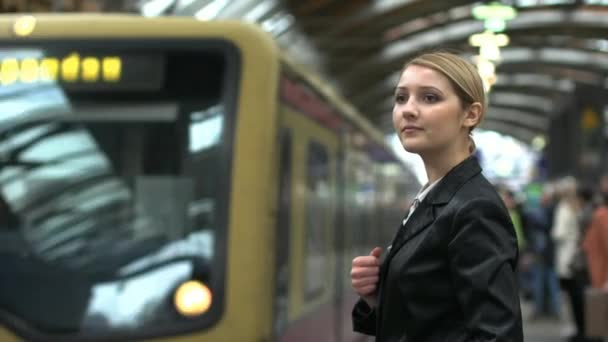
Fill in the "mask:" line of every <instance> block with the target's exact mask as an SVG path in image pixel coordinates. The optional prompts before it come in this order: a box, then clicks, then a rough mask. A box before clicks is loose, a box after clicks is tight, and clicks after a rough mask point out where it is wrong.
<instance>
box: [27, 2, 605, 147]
mask: <svg viewBox="0 0 608 342" xmlns="http://www.w3.org/2000/svg"><path fill="white" fill-rule="evenodd" d="M38 1H42V0H38ZM86 1H94V2H97V3H103V1H99V0H85V2H86ZM500 2H501V3H502V4H504V5H509V6H512V7H513V8H515V10H516V11H517V15H516V17H515V18H514V19H511V20H508V21H507V22H506V27H505V30H504V32H503V33H504V34H506V35H508V37H509V44H508V45H507V46H505V47H502V48H501V60H500V62H499V63H498V64H497V66H496V76H497V80H496V83H495V84H494V85H493V87H492V90H491V92H490V95H489V103H490V106H489V108H488V112H487V115H486V121H485V123H484V125H483V127H485V128H487V129H491V130H495V131H499V132H502V133H505V134H508V135H511V136H514V137H516V138H519V139H520V140H523V141H526V142H529V141H531V140H532V139H533V138H534V137H535V136H537V135H542V134H545V133H546V132H547V130H548V128H549V123H550V121H551V119H552V118H553V117H555V116H557V115H561V114H562V112H563V109H564V108H568V105H569V104H572V103H573V101H576V99H575V98H574V92H575V90H576V89H577V87H578V86H587V87H596V88H601V89H604V88H605V86H606V84H607V82H606V76H607V73H608V39H607V38H606V37H608V0H503V1H500ZM107 3H108V4H110V3H111V4H113V8H112V9H113V10H114V11H115V10H116V4H117V1H114V0H113V1H108V2H107ZM488 3H489V1H483V2H480V1H469V0H441V1H439V0H437V1H431V0H306V1H302V0H123V1H122V6H123V10H125V11H138V12H140V13H142V14H144V15H148V16H155V15H184V16H190V15H192V16H196V17H198V18H199V19H201V20H215V19H222V18H232V19H236V18H239V19H243V20H246V21H251V22H257V23H258V24H260V25H261V27H262V28H264V29H265V30H267V31H268V32H270V33H272V34H273V35H274V36H275V38H276V39H277V41H278V42H279V44H280V45H281V46H283V47H284V48H285V49H286V50H288V52H289V53H290V54H291V55H292V56H293V57H294V58H295V59H296V60H299V61H300V62H301V63H302V64H305V65H307V66H309V67H311V68H313V69H315V70H317V71H318V72H320V73H321V74H322V75H323V76H324V78H325V79H327V80H328V81H329V82H330V83H331V84H332V85H333V86H334V87H335V88H336V89H337V91H338V92H339V93H341V94H342V95H343V96H344V97H345V98H346V99H347V100H349V101H351V102H352V103H353V104H354V105H355V106H356V107H357V108H358V109H359V111H360V112H361V113H363V114H364V115H365V116H366V117H367V118H368V119H369V120H370V121H371V122H372V123H373V124H374V125H376V126H377V127H379V128H380V129H381V130H382V131H384V132H386V133H390V132H392V130H393V129H392V124H391V108H392V94H393V91H394V87H395V85H396V83H397V80H398V77H399V73H400V71H401V68H402V66H403V64H404V63H405V62H406V61H407V60H408V59H410V58H412V57H413V56H415V55H417V54H419V53H421V52H424V51H428V50H437V49H441V50H448V51H456V52H459V53H461V54H463V55H465V56H467V57H473V56H474V55H476V54H478V52H479V48H477V47H473V46H471V45H470V44H469V37H470V36H471V35H473V34H475V33H481V32H483V31H484V23H483V22H482V21H480V20H478V19H476V18H474V16H473V8H474V7H475V6H479V5H482V4H488ZM106 7H107V6H106Z"/></svg>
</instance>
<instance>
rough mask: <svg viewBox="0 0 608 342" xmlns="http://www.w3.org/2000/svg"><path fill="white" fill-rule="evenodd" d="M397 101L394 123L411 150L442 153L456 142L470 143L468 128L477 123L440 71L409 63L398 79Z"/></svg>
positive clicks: (402, 141)
mask: <svg viewBox="0 0 608 342" xmlns="http://www.w3.org/2000/svg"><path fill="white" fill-rule="evenodd" d="M394 103H395V105H394V107H393V125H394V126H395V129H396V130H397V134H398V135H399V139H400V140H401V143H402V144H403V147H404V148H405V149H406V150H407V151H408V152H412V153H425V152H430V151H433V152H440V151H443V150H445V149H448V148H453V147H454V144H467V146H468V140H467V135H468V133H469V128H468V127H471V126H472V125H474V124H475V123H476V122H471V120H467V115H466V112H467V111H465V109H463V108H462V104H461V101H460V99H459V98H458V96H457V95H456V92H455V91H454V89H453V87H452V85H451V83H450V81H449V80H448V78H447V77H445V76H443V75H442V74H441V73H439V72H437V71H435V70H433V69H430V68H427V67H423V66H419V65H410V66H408V67H407V68H406V69H405V70H404V71H403V73H402V74H401V78H400V79H399V84H398V85H397V89H396V90H395V102H394Z"/></svg>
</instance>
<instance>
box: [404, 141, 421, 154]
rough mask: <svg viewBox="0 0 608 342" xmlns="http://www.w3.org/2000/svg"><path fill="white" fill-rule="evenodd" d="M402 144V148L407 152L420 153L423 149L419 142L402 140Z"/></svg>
mask: <svg viewBox="0 0 608 342" xmlns="http://www.w3.org/2000/svg"><path fill="white" fill-rule="evenodd" d="M402 145H403V148H404V149H405V150H406V151H407V152H409V153H420V152H422V150H423V148H421V147H422V146H420V145H419V144H415V143H406V142H403V143H402Z"/></svg>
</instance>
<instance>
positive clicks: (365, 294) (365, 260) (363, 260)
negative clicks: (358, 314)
mask: <svg viewBox="0 0 608 342" xmlns="http://www.w3.org/2000/svg"><path fill="white" fill-rule="evenodd" d="M380 254H382V248H380V247H376V248H374V249H373V250H372V251H371V253H370V254H369V255H366V256H359V257H356V258H355V259H353V266H352V268H351V271H350V278H351V284H352V287H353V289H354V290H355V292H357V294H358V295H359V296H361V298H363V299H364V300H365V301H366V302H367V304H368V305H369V306H370V307H372V308H373V307H375V306H376V301H377V293H376V291H377V290H378V279H379V275H380V262H379V259H380Z"/></svg>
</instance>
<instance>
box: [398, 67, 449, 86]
mask: <svg viewBox="0 0 608 342" xmlns="http://www.w3.org/2000/svg"><path fill="white" fill-rule="evenodd" d="M398 87H406V88H407V87H437V88H446V87H447V88H451V85H450V82H449V80H448V78H447V77H445V76H444V75H443V74H441V73H440V72H439V71H437V70H434V69H432V68H429V67H425V66H422V65H409V66H408V67H407V68H405V70H403V72H402V73H401V77H400V78H399V84H398Z"/></svg>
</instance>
